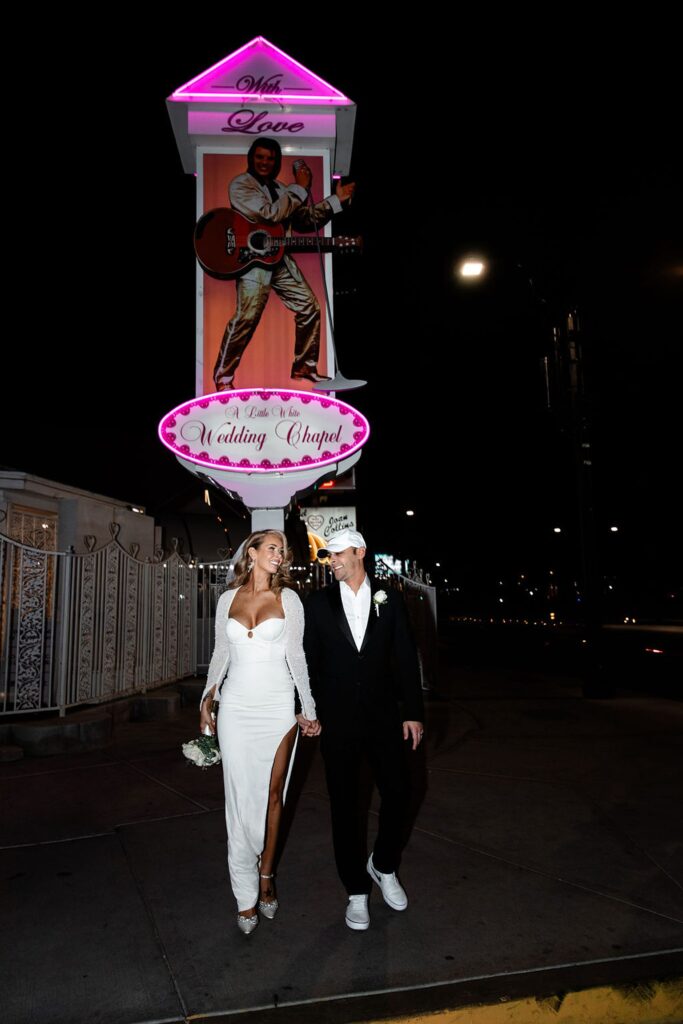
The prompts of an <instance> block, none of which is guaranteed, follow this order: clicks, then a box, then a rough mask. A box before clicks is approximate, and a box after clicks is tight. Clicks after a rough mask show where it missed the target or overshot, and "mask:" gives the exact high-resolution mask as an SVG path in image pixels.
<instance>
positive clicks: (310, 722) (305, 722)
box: [296, 715, 322, 736]
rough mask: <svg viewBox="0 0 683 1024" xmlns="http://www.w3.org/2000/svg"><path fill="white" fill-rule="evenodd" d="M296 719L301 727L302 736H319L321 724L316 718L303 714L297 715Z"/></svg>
mask: <svg viewBox="0 0 683 1024" xmlns="http://www.w3.org/2000/svg"><path fill="white" fill-rule="evenodd" d="M296 720H297V722H298V723H299V725H300V727H301V735H302V736H319V735H320V733H321V732H322V726H321V724H320V722H319V721H318V719H317V718H312V719H309V718H304V716H303V715H297V716H296Z"/></svg>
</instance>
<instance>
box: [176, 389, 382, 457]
mask: <svg viewBox="0 0 683 1024" xmlns="http://www.w3.org/2000/svg"><path fill="white" fill-rule="evenodd" d="M369 436H370V425H369V423H368V421H367V420H366V418H365V417H364V416H363V415H362V414H361V413H359V412H358V411H357V410H356V409H354V408H352V406H350V405H347V404H346V403H345V402H340V401H339V400H338V399H337V398H330V397H329V396H328V395H317V394H315V393H313V392H310V391H283V390H281V389H274V388H265V389H264V388H261V389H258V390H244V391H223V392H221V393H220V394H217V395H205V396H203V397H201V398H195V399H192V401H189V402H185V403H184V404H183V405H179V406H178V407H177V408H176V409H173V410H172V411H171V412H169V413H168V414H167V415H166V416H164V418H163V419H162V421H161V423H160V424H159V437H160V439H161V441H162V443H163V444H165V445H166V447H167V448H169V449H170V451H172V452H173V454H174V455H178V456H180V458H182V459H188V460H189V461H190V462H196V463H197V464H198V465H200V466H206V467H218V468H219V469H227V470H231V471H233V472H242V473H273V472H275V473H287V472H294V471H299V472H300V471H301V470H303V469H313V468H314V467H316V466H326V465H328V464H331V463H334V462H339V461H340V460H341V459H346V458H348V457H349V456H350V455H352V454H353V453H354V452H356V451H358V449H359V448H362V447H363V445H364V444H365V442H366V441H367V439H368V437H369Z"/></svg>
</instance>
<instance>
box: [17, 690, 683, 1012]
mask: <svg viewBox="0 0 683 1024" xmlns="http://www.w3.org/2000/svg"><path fill="white" fill-rule="evenodd" d="M449 675H450V676H451V680H452V682H451V692H450V696H449V699H447V700H446V699H445V700H440V701H434V702H432V703H430V704H429V709H428V723H427V724H428V731H427V746H426V751H425V754H426V756H425V757H420V758H416V759H415V764H414V768H415V781H416V791H417V793H418V796H419V794H420V791H422V794H423V799H422V801H421V803H420V805H419V807H418V808H417V816H416V819H415V824H414V828H413V831H412V835H411V838H410V842H409V844H408V846H407V848H406V852H405V856H404V860H403V865H402V870H401V877H402V881H403V883H404V885H405V888H406V890H407V892H408V896H409V899H410V905H409V907H408V910H407V911H406V912H405V913H404V914H398V913H395V912H393V911H391V910H390V909H389V908H388V907H386V906H385V905H384V904H383V903H382V901H381V898H380V896H379V893H378V891H377V890H375V892H374V893H373V896H372V899H371V917H372V923H371V927H370V930H369V931H368V932H364V933H358V932H351V931H349V929H347V928H346V927H345V925H344V920H343V917H344V906H345V897H344V893H343V891H342V889H341V887H340V885H339V882H338V880H337V877H336V874H335V870H334V862H333V858H332V849H331V840H330V832H329V821H328V802H327V794H326V790H325V785H324V779H323V773H322V765H321V762H320V757H319V753H318V751H317V746H316V744H315V742H308V743H301V744H300V748H299V756H298V759H297V764H296V768H295V777H294V779H293V784H292V796H293V799H292V800H291V801H288V811H289V812H290V829H289V834H288V836H287V841H286V846H285V849H284V853H283V856H282V859H281V862H280V866H279V876H278V887H279V898H280V902H281V911H280V913H279V914H278V916H277V917H276V919H275V920H274V921H272V922H270V921H267V920H263V921H261V923H260V925H259V927H258V928H257V930H256V932H255V933H254V934H253V935H252V936H251V937H249V938H248V939H245V937H244V936H242V935H241V934H240V933H239V932H238V930H237V927H236V925H235V920H234V918H235V908H234V905H233V900H232V895H231V892H230V889H229V884H228V878H227V865H226V861H225V822H224V817H223V796H222V779H221V773H220V769H216V770H213V769H212V770H209V771H206V772H202V771H199V770H196V769H195V768H193V767H189V766H186V765H185V763H184V761H183V759H182V756H181V754H180V744H181V742H183V741H184V740H186V739H188V738H191V737H192V736H193V735H195V731H196V718H197V716H196V712H195V710H194V709H191V708H190V709H185V710H182V711H180V712H178V713H177V714H175V715H174V716H173V717H172V718H171V719H169V720H167V721H151V722H138V723H129V722H120V723H116V726H115V733H114V742H113V744H112V745H111V746H110V747H108V748H106V749H105V750H102V751H89V752H84V753H74V754H67V755H64V754H63V755H57V756H54V757H49V758H30V759H29V758H25V759H24V760H23V761H18V762H15V763H12V764H7V765H0V791H1V792H2V819H1V820H2V840H1V847H0V867H1V868H2V877H3V879H4V882H5V885H4V889H5V896H4V898H3V919H4V926H3V936H4V939H5V948H6V952H5V955H4V957H3V960H2V967H0V985H1V987H2V1003H3V1010H4V1012H3V1015H2V1019H3V1022H4V1024H143V1022H145V1024H151V1022H161V1021H169V1022H171V1021H173V1022H176V1021H185V1020H187V1019H188V1018H190V1017H191V1018H192V1019H193V1020H198V1021H203V1020H209V1019H210V1020H211V1021H213V1022H215V1021H221V1020H225V1021H230V1022H231V1024H237V1022H242V1021H249V1022H250V1024H261V1022H262V1021H271V1019H272V1020H273V1021H277V1022H278V1024H283V1022H294V1021H297V1022H309V1021H311V1022H313V1021H315V1022H335V1024H336V1022H338V1024H342V1022H350V1021H370V1020H377V1019H384V1018H395V1017H397V1016H399V1015H401V1014H418V1013H427V1012H434V1011H436V1010H440V1009H443V1008H446V1007H458V1006H469V1005H471V1004H473V1003H491V1004H500V1003H501V1002H504V1001H507V1000H510V999H514V998H516V997H518V996H521V995H530V996H534V997H537V999H545V998H546V997H552V998H554V999H555V1003H553V1002H552V998H551V999H550V1002H549V1003H548V1005H549V1006H552V1005H557V999H559V1000H560V1003H561V1002H562V997H561V996H558V995H557V993H562V992H567V991H572V990H573V989H577V988H583V987H588V986H592V985H610V984H620V985H623V984H629V983H630V984H631V985H634V984H635V983H637V982H643V981H651V980H656V979H664V978H671V977H673V976H675V975H678V976H681V975H683V823H682V821H681V814H680V801H681V792H682V786H681V781H682V777H683V703H680V702H675V701H670V700H662V699H656V698H650V697H628V698H621V699H617V700H612V701H585V700H583V699H581V697H580V696H579V693H580V691H579V688H578V686H576V687H574V686H572V684H571V681H566V682H564V683H562V682H558V681H557V680H553V679H549V678H543V677H540V676H529V675H528V674H522V673H511V672H507V673H506V672H504V671H497V672H495V673H484V672H474V671H470V672H463V671H458V672H457V673H456V672H455V671H452V672H450V673H449ZM291 812H294V813H293V814H292V813H291ZM373 820H374V814H373V815H371V826H370V828H371V832H372V827H373ZM633 991H637V989H633ZM643 991H644V990H643ZM539 1005H540V1004H539ZM544 1005H545V1004H544ZM247 1011H248V1012H247ZM681 1016H683V1010H682V1011H681ZM437 1019H438V1018H437ZM449 1019H452V1020H456V1019H457V1020H461V1019H462V1020H463V1021H464V1020H470V1019H474V1018H470V1017H465V1016H463V1017H451V1018H449ZM477 1019H480V1018H477ZM498 1019H499V1018H498V1017H496V1020H498ZM510 1019H512V1018H510ZM515 1019H520V1020H521V1019H523V1018H521V1017H520V1018H515ZM528 1019H529V1020H531V1019H533V1020H536V1019H539V1020H540V1019H546V1018H545V1017H543V1018H541V1017H538V1018H537V1017H535V1016H534V1017H533V1018H531V1017H530V1018H528ZM586 1019H588V1018H586ZM596 1019H598V1018H596ZM642 1019H643V1020H645V1019H646V1018H645V1017H643V1018H642ZM647 1019H649V1020H653V1019H654V1018H653V1017H652V1016H650V1017H649V1018H647ZM667 1019H670V1020H675V1019H676V1018H675V1017H671V1018H667Z"/></svg>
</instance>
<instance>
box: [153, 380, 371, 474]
mask: <svg viewBox="0 0 683 1024" xmlns="http://www.w3.org/2000/svg"><path fill="white" fill-rule="evenodd" d="M253 396H260V397H261V398H262V399H263V400H264V401H268V399H269V398H271V397H272V396H275V397H278V398H281V399H282V400H283V401H289V399H290V398H300V399H301V400H302V402H303V404H304V405H308V404H309V403H310V402H317V403H318V404H319V405H323V406H325V407H326V408H327V407H329V406H335V407H336V408H337V409H340V410H343V412H342V415H345V416H346V415H351V416H353V417H354V420H355V419H358V420H360V421H361V422H360V424H359V428H360V430H361V431H362V434H361V437H359V438H358V440H356V441H354V442H353V443H352V444H349V445H348V447H346V448H345V450H344V451H339V452H338V453H337V454H336V455H330V456H329V457H328V458H326V459H325V458H320V459H314V458H312V457H311V456H310V455H306V456H304V458H303V459H300V460H299V461H298V462H290V460H289V459H287V460H286V464H284V463H283V462H274V463H272V464H270V465H268V466H264V465H263V464H262V462H261V463H258V462H251V461H250V460H249V459H240V461H239V462H233V461H232V460H230V459H228V457H227V456H225V455H224V456H221V458H220V459H211V458H209V456H208V455H207V454H205V455H204V456H201V455H192V454H191V452H189V451H185V450H184V449H185V447H187V446H182V447H181V446H180V445H178V444H176V443H175V434H173V427H174V426H175V424H176V418H177V417H178V416H189V414H190V413H191V412H192V410H193V409H195V408H204V409H205V408H207V406H209V405H211V404H212V403H214V402H217V403H218V404H219V405H229V404H230V402H233V401H239V402H247V401H248V400H249V399H250V398H252V397H253ZM171 421H172V422H171ZM354 425H355V424H354ZM157 433H158V435H159V440H160V441H161V443H162V444H163V445H164V446H165V447H166V448H168V450H169V451H171V452H173V454H174V455H179V456H180V458H181V459H186V460H187V461H188V462H194V463H196V464H197V465H198V466H207V467H211V468H212V469H225V470H229V471H230V472H231V473H296V472H301V470H303V469H315V467H316V466H329V465H332V464H333V463H335V462H340V461H341V460H342V459H348V457H349V456H350V455H353V454H354V452H357V451H358V449H359V448H362V447H363V445H364V444H365V443H366V441H367V439H368V438H369V437H370V424H369V423H368V421H367V419H366V418H365V416H363V414H362V413H360V412H358V410H357V409H354V408H353V406H352V405H347V404H346V402H340V401H339V400H338V399H336V398H330V397H329V396H328V395H325V394H317V393H316V392H314V391H291V390H287V389H286V388H284V389H283V388H244V389H243V390H237V389H236V390H235V391H220V392H218V393H217V394H214V395H200V397H199V398H193V399H191V400H190V401H189V402H183V403H182V405H177V406H176V407H175V409H172V410H171V411H170V412H169V413H166V415H165V416H164V418H163V419H162V420H161V422H160V423H159V427H158V431H157ZM169 435H172V436H173V439H170V438H169ZM262 461H263V460H262Z"/></svg>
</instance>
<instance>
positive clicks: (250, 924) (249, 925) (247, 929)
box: [237, 914, 258, 935]
mask: <svg viewBox="0 0 683 1024" xmlns="http://www.w3.org/2000/svg"><path fill="white" fill-rule="evenodd" d="M257 924H258V914H253V915H252V917H244V915H243V914H238V915H237V927H238V928H239V930H240V931H241V932H242V934H243V935H251V933H252V932H253V930H254V928H255V927H256V925H257Z"/></svg>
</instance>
